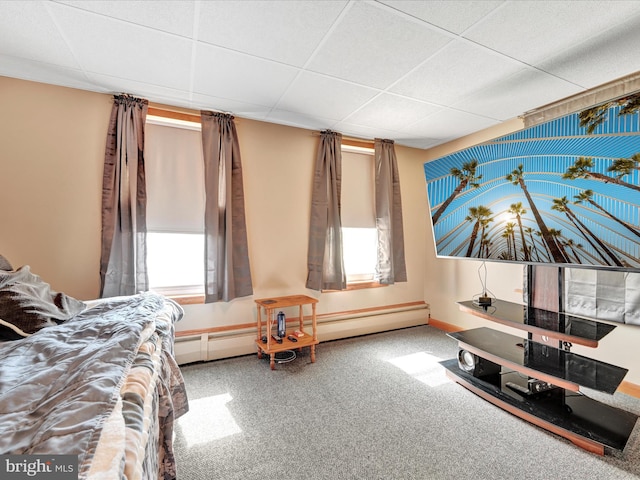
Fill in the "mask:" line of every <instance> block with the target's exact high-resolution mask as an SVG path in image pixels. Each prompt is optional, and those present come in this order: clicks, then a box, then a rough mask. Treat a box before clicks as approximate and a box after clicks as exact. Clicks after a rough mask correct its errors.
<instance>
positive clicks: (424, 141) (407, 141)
mask: <svg viewBox="0 0 640 480" xmlns="http://www.w3.org/2000/svg"><path fill="white" fill-rule="evenodd" d="M455 138H456V137H452V138H448V139H445V140H442V139H439V138H438V139H435V138H426V137H420V136H419V137H411V136H406V135H403V134H399V135H398V134H396V137H395V139H394V140H395V142H396V143H397V144H398V145H404V146H406V147H413V148H421V149H426V148H431V147H435V146H436V145H440V144H441V143H444V142H446V141H449V140H454V139H455Z"/></svg>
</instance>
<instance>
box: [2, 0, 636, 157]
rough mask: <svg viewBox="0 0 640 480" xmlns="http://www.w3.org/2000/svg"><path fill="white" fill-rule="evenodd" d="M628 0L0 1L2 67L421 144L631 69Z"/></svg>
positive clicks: (25, 75) (632, 21) (632, 10)
mask: <svg viewBox="0 0 640 480" xmlns="http://www.w3.org/2000/svg"><path fill="white" fill-rule="evenodd" d="M639 46H640V1H636V0H633V1H612V0H605V1H573V0H572V1H524V0H517V1H455V0H448V1H417V0H380V1H364V0H315V1H299V0H285V1H278V0H271V1H252V0H243V1H232V0H219V1H206V0H201V1H189V0H180V1H151V0H147V1H127V0H118V1H109V0H105V1H100V0H90V1H47V0H43V1H34V0H32V1H11V0H2V1H0V75H2V76H8V77H16V78H21V79H27V80H33V81H37V82H44V83H50V84H54V85H62V86H68V87H73V88H80V89H85V90H90V91H96V92H104V93H120V92H126V93H131V94H134V95H137V96H142V97H144V98H147V99H149V100H150V101H152V102H157V103H163V104H168V105H175V106H181V107H188V108H193V109H197V110H199V109H212V110H220V111H227V112H232V113H233V114H234V115H236V116H238V117H244V118H251V119H256V120H262V121H266V122H272V123H278V124H285V125H291V126H297V127H302V128H308V129H314V130H322V129H332V130H336V131H339V132H342V133H343V134H345V135H348V136H352V137H358V138H375V137H380V138H390V139H394V140H395V141H396V142H397V143H398V144H401V145H408V146H412V147H417V148H429V147H432V146H435V145H438V144H441V143H444V142H446V141H448V140H451V139H454V138H457V137H460V136H463V135H467V134H470V133H473V132H475V131H478V130H481V129H484V128H487V127H490V126H492V125H496V124H498V123H500V122H503V121H505V120H509V119H512V118H514V117H516V116H518V115H521V114H523V113H524V112H526V111H527V110H531V109H534V108H537V107H540V106H542V105H544V104H547V103H550V102H554V101H556V100H559V99H562V98H565V97H567V96H570V95H573V94H577V93H580V92H583V91H585V90H587V89H590V88H592V87H595V86H598V85H601V84H603V83H606V82H609V81H611V80H614V79H616V78H619V77H622V76H625V75H628V74H631V73H634V72H637V71H640V54H639Z"/></svg>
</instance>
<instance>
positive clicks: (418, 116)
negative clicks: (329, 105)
mask: <svg viewBox="0 0 640 480" xmlns="http://www.w3.org/2000/svg"><path fill="white" fill-rule="evenodd" d="M441 109H442V108H441V107H438V106H435V105H431V104H428V103H423V102H419V101H417V100H411V99H409V98H405V97H400V96H397V95H391V94H388V93H383V94H381V95H379V96H378V97H376V98H374V99H373V100H371V101H370V102H369V103H367V104H366V105H365V106H364V107H362V108H361V109H359V110H358V111H357V112H355V113H353V114H352V115H349V117H347V118H346V119H345V121H347V122H348V123H354V124H358V125H368V126H372V127H378V128H384V129H388V130H395V131H401V130H402V129H404V128H405V127H407V126H408V125H411V124H413V123H415V122H417V121H419V120H422V119H423V118H424V117H426V116H427V115H430V114H432V113H435V112H437V111H439V110H441Z"/></svg>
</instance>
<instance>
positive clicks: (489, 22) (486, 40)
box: [464, 0, 640, 64]
mask: <svg viewBox="0 0 640 480" xmlns="http://www.w3.org/2000/svg"><path fill="white" fill-rule="evenodd" d="M613 6H615V8H613ZM638 13H640V2H638V1H616V2H610V1H538V0H534V1H530V0H528V1H524V0H522V1H517V2H508V3H507V4H505V5H504V6H503V7H502V8H499V9H497V10H496V11H495V12H494V14H493V15H489V16H488V17H486V20H485V21H482V22H480V23H478V24H476V25H475V26H474V27H472V28H471V29H469V31H467V32H465V34H464V36H465V37H466V38H469V39H471V40H474V41H476V42H478V43H479V44H481V45H485V46H487V47H489V48H491V49H494V50H496V51H498V52H502V53H504V54H505V55H508V56H511V57H513V58H517V59H519V60H522V61H523V62H526V63H529V64H536V63H537V62H539V61H541V60H543V59H545V58H548V57H550V56H551V55H553V54H555V53H557V52H560V51H562V50H564V49H566V48H569V47H571V46H572V45H575V44H577V43H580V42H582V41H584V39H586V38H588V37H590V36H592V35H593V34H594V32H597V31H599V30H602V29H603V26H606V27H605V29H609V28H612V27H615V26H616V25H617V24H619V23H622V22H624V21H625V20H627V19H628V18H629V16H633V15H637V14H638Z"/></svg>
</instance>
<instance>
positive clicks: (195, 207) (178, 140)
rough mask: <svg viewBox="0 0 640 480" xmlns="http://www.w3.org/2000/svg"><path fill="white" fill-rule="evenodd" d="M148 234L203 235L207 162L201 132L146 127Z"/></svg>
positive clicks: (181, 128) (149, 124) (164, 126)
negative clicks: (205, 163)
mask: <svg viewBox="0 0 640 480" xmlns="http://www.w3.org/2000/svg"><path fill="white" fill-rule="evenodd" d="M144 152H145V165H146V179H147V230H148V231H154V232H192V233H195V232H198V233H202V232H204V199H205V193H204V162H203V159H202V135H201V133H200V130H196V129H194V128H193V127H192V128H184V127H174V126H166V125H157V124H153V123H150V121H147V124H146V127H145V150H144Z"/></svg>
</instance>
